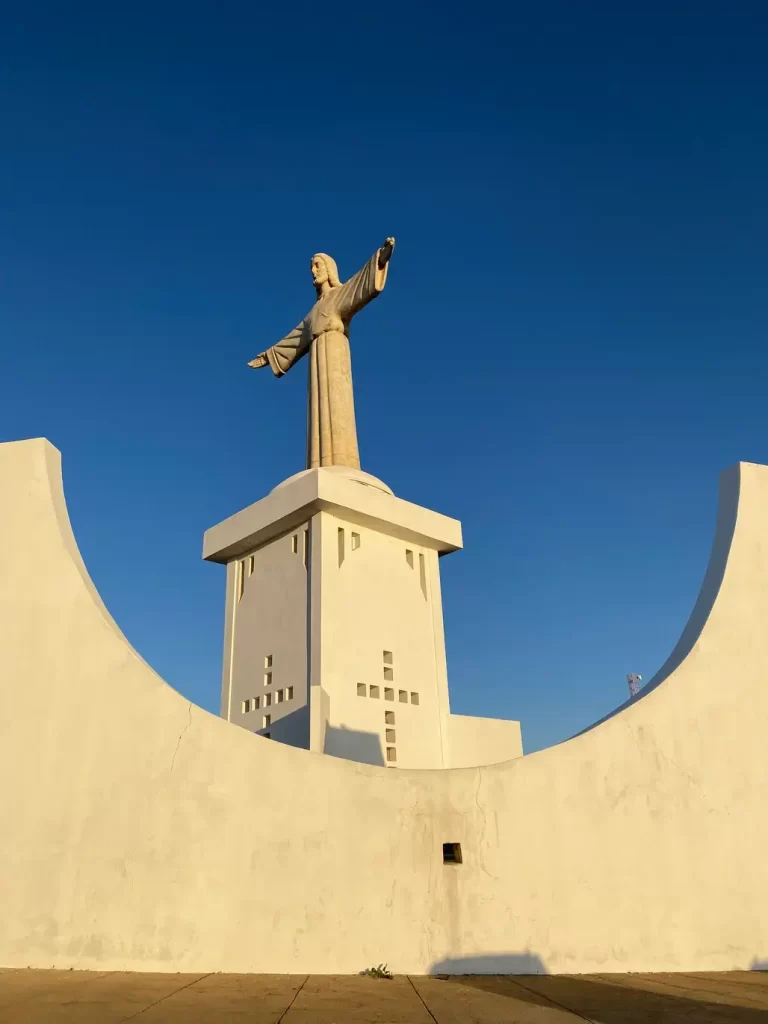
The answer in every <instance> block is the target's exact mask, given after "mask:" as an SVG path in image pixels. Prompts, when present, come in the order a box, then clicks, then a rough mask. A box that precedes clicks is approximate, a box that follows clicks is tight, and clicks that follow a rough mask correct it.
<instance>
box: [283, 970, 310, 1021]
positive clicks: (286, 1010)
mask: <svg viewBox="0 0 768 1024" xmlns="http://www.w3.org/2000/svg"><path fill="white" fill-rule="evenodd" d="M308 981H309V975H308V974H307V975H305V977H304V981H302V983H301V984H300V985H299V987H298V988H297V989H296V991H295V992H294V994H293V999H292V1000H291V1001H290V1003H288V1005H287V1006H286V1008H285V1009H284V1010H283V1012H282V1013H281V1014H280V1016H279V1017H278V1018H277V1024H280V1022H281V1021H282V1019H283V1017H284V1016H285V1015H286V1013H288V1011H289V1010H290V1008H291V1007H292V1006H293V1004H294V1003H295V1002H296V1000H297V999H298V998H299V993H300V992H301V990H302V989H303V988H304V986H305V985H306V984H307V982H308Z"/></svg>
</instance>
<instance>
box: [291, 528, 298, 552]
mask: <svg viewBox="0 0 768 1024" xmlns="http://www.w3.org/2000/svg"><path fill="white" fill-rule="evenodd" d="M291 551H292V552H293V553H294V555H297V554H298V553H299V535H298V533H294V535H293V536H292V537H291Z"/></svg>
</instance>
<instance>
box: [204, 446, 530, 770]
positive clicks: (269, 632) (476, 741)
mask: <svg viewBox="0 0 768 1024" xmlns="http://www.w3.org/2000/svg"><path fill="white" fill-rule="evenodd" d="M461 543H462V542H461V524H460V523H459V522H457V521H456V520H454V519H449V518H447V517H446V516H442V515H439V514H438V513H436V512H432V511H430V510H428V509H425V508H422V507H420V506H418V505H414V504H411V503H410V502H406V501H402V500H401V499H399V498H396V497H395V496H394V495H393V494H392V492H391V490H390V489H389V488H388V487H387V486H386V485H385V484H383V483H382V482H381V481H379V480H376V479H375V478H374V477H371V476H369V475H368V474H366V473H362V472H360V471H356V470H353V469H348V468H346V467H340V466H336V467H328V468H322V469H310V470H305V471H304V472H302V473H299V474H297V475H296V476H295V477H291V478H290V479H289V480H287V481H285V482H284V483H283V484H280V485H279V486H278V487H277V488H275V490H274V491H272V492H271V494H269V495H268V496H267V497H266V498H264V499H262V500H261V501H258V502H256V503H255V504H254V505H251V506H249V507H248V508H246V509H244V510H243V511H242V512H239V513H237V514H236V515H235V516H232V517H231V518H230V519H227V520H225V521H224V522H222V523H219V524H218V525H217V526H214V527H212V528H211V529H210V530H208V531H207V533H206V534H205V539H204V551H203V557H204V558H206V559H208V560H209V561H215V562H222V563H224V564H226V566H227V584H226V587H227V598H226V621H225V637H224V666H223V676H222V702H221V714H222V716H223V717H224V718H226V719H227V720H228V721H231V722H234V723H236V724H238V725H241V726H243V727H244V728H246V729H249V730H251V731H253V732H255V733H259V734H260V735H262V736H265V737H269V738H270V739H272V740H278V741H282V742H284V743H289V744H292V745H294V746H300V747H306V748H308V749H310V750H313V751H317V752H322V753H326V754H332V755H335V756H337V757H343V758H347V759H349V760H355V761H363V762H367V763H371V764H384V765H388V766H390V767H393V768H394V767H400V768H441V767H468V766H470V765H475V764H487V763H492V762H493V761H502V760H508V759H510V758H513V757H516V756H519V755H520V754H521V753H522V744H521V740H520V727H519V723H518V722H512V721H505V720H498V719H481V718H474V717H470V716H463V715H452V714H451V713H450V707H449V699H448V678H447V669H446V658H445V638H444V632H443V616H442V599H441V594H440V571H439V562H438V559H439V557H440V556H441V555H444V554H448V553H450V552H452V551H456V550H457V549H458V548H460V547H461Z"/></svg>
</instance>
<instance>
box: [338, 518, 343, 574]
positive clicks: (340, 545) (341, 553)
mask: <svg viewBox="0 0 768 1024" xmlns="http://www.w3.org/2000/svg"><path fill="white" fill-rule="evenodd" d="M343 561H344V531H343V530H342V528H341V527H339V567H341V563H342V562H343Z"/></svg>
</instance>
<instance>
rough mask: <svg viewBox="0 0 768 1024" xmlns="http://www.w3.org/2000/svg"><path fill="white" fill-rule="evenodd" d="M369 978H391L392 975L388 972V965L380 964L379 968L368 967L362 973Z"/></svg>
mask: <svg viewBox="0 0 768 1024" xmlns="http://www.w3.org/2000/svg"><path fill="white" fill-rule="evenodd" d="M360 973H361V974H364V975H365V976H366V977H368V978H391V977H392V974H391V973H390V972H389V971H388V970H387V965H386V964H379V965H378V966H377V967H366V968H365V970H364V971H360Z"/></svg>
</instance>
